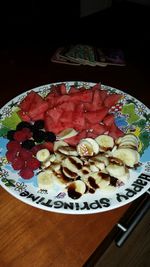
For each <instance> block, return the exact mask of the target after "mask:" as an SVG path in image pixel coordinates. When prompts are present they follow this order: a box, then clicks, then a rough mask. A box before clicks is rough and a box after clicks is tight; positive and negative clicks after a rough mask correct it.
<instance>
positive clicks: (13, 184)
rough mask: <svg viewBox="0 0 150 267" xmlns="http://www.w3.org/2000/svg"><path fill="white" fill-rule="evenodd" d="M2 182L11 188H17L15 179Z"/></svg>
mask: <svg viewBox="0 0 150 267" xmlns="http://www.w3.org/2000/svg"><path fill="white" fill-rule="evenodd" d="M2 182H3V183H4V184H5V185H6V186H9V187H11V186H12V187H15V180H13V179H7V178H2Z"/></svg>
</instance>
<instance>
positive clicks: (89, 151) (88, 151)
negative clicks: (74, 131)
mask: <svg viewBox="0 0 150 267" xmlns="http://www.w3.org/2000/svg"><path fill="white" fill-rule="evenodd" d="M77 152H78V154H79V155H80V156H81V157H82V156H84V157H86V156H90V157H91V156H93V154H94V149H93V146H92V144H91V143H90V142H89V141H87V140H86V139H82V140H81V141H80V142H79V144H78V145H77Z"/></svg>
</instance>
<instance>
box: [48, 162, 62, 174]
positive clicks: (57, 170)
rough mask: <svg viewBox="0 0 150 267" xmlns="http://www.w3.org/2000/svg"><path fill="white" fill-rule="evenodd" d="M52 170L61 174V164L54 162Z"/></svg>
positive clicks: (51, 166)
mask: <svg viewBox="0 0 150 267" xmlns="http://www.w3.org/2000/svg"><path fill="white" fill-rule="evenodd" d="M50 169H51V170H53V171H54V172H55V173H60V172H61V171H60V169H61V164H60V163H58V162H53V163H52V164H51V165H50Z"/></svg>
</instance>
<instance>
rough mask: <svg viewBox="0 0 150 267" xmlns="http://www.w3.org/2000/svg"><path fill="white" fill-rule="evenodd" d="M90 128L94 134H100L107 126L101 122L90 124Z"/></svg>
mask: <svg viewBox="0 0 150 267" xmlns="http://www.w3.org/2000/svg"><path fill="white" fill-rule="evenodd" d="M90 130H92V132H93V133H95V134H96V135H100V134H103V133H105V132H106V131H107V127H106V126H105V125H103V124H99V123H96V124H92V125H91V128H90Z"/></svg>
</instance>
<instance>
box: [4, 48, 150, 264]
mask: <svg viewBox="0 0 150 267" xmlns="http://www.w3.org/2000/svg"><path fill="white" fill-rule="evenodd" d="M0 71H1V78H0V86H1V92H2V93H1V97H0V106H3V105H4V104H5V103H6V102H7V101H8V100H10V99H12V98H13V97H15V96H16V95H18V94H20V93H22V92H24V91H26V90H28V89H31V88H33V87H36V86H39V85H42V84H47V83H50V82H55V81H67V80H68V81H69V80H70V81H71V80H84V81H93V82H99V81H101V82H102V83H103V84H107V85H110V86H113V87H116V88H119V89H122V90H124V91H126V92H127V93H130V94H132V95H133V96H134V97H136V98H138V99H140V100H141V101H142V102H144V103H145V104H146V105H148V104H149V103H148V101H149V100H148V97H149V92H148V84H149V81H150V78H149V76H148V71H147V70H146V69H144V66H138V67H137V66H134V65H132V64H129V65H127V66H126V67H122V68H119V67H107V68H100V67H95V68H94V67H88V66H80V67H73V66H63V65H57V64H52V63H50V54H40V55H39V54H38V53H37V54H36V53H34V54H33V53H32V51H29V52H28V53H26V54H25V52H24V51H19V52H17V53H14V54H12V53H10V54H8V55H7V57H6V56H5V57H3V61H2V62H1V63H0ZM0 202H1V212H0V266H2V267H25V266H28V267H30V266H35V267H50V266H53V267H77V266H78V267H80V266H83V264H84V263H85V262H86V261H87V259H88V258H89V257H90V255H91V254H92V253H93V252H94V250H95V249H96V248H97V247H98V245H99V244H101V242H102V241H103V240H104V239H105V237H106V236H108V234H109V233H110V231H111V230H112V229H113V227H114V225H115V224H116V223H117V222H118V221H119V219H120V218H121V217H122V216H123V214H124V213H125V211H126V210H127V209H128V208H129V206H130V204H128V205H125V206H123V207H120V208H117V209H114V210H112V211H108V212H103V213H97V214H91V215H66V214H58V213H52V212H48V211H44V210H40V209H37V208H34V207H32V206H29V205H27V204H25V203H23V202H21V201H19V200H17V199H16V198H14V197H13V196H11V195H10V194H9V193H8V192H6V191H5V190H4V189H3V188H0Z"/></svg>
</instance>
